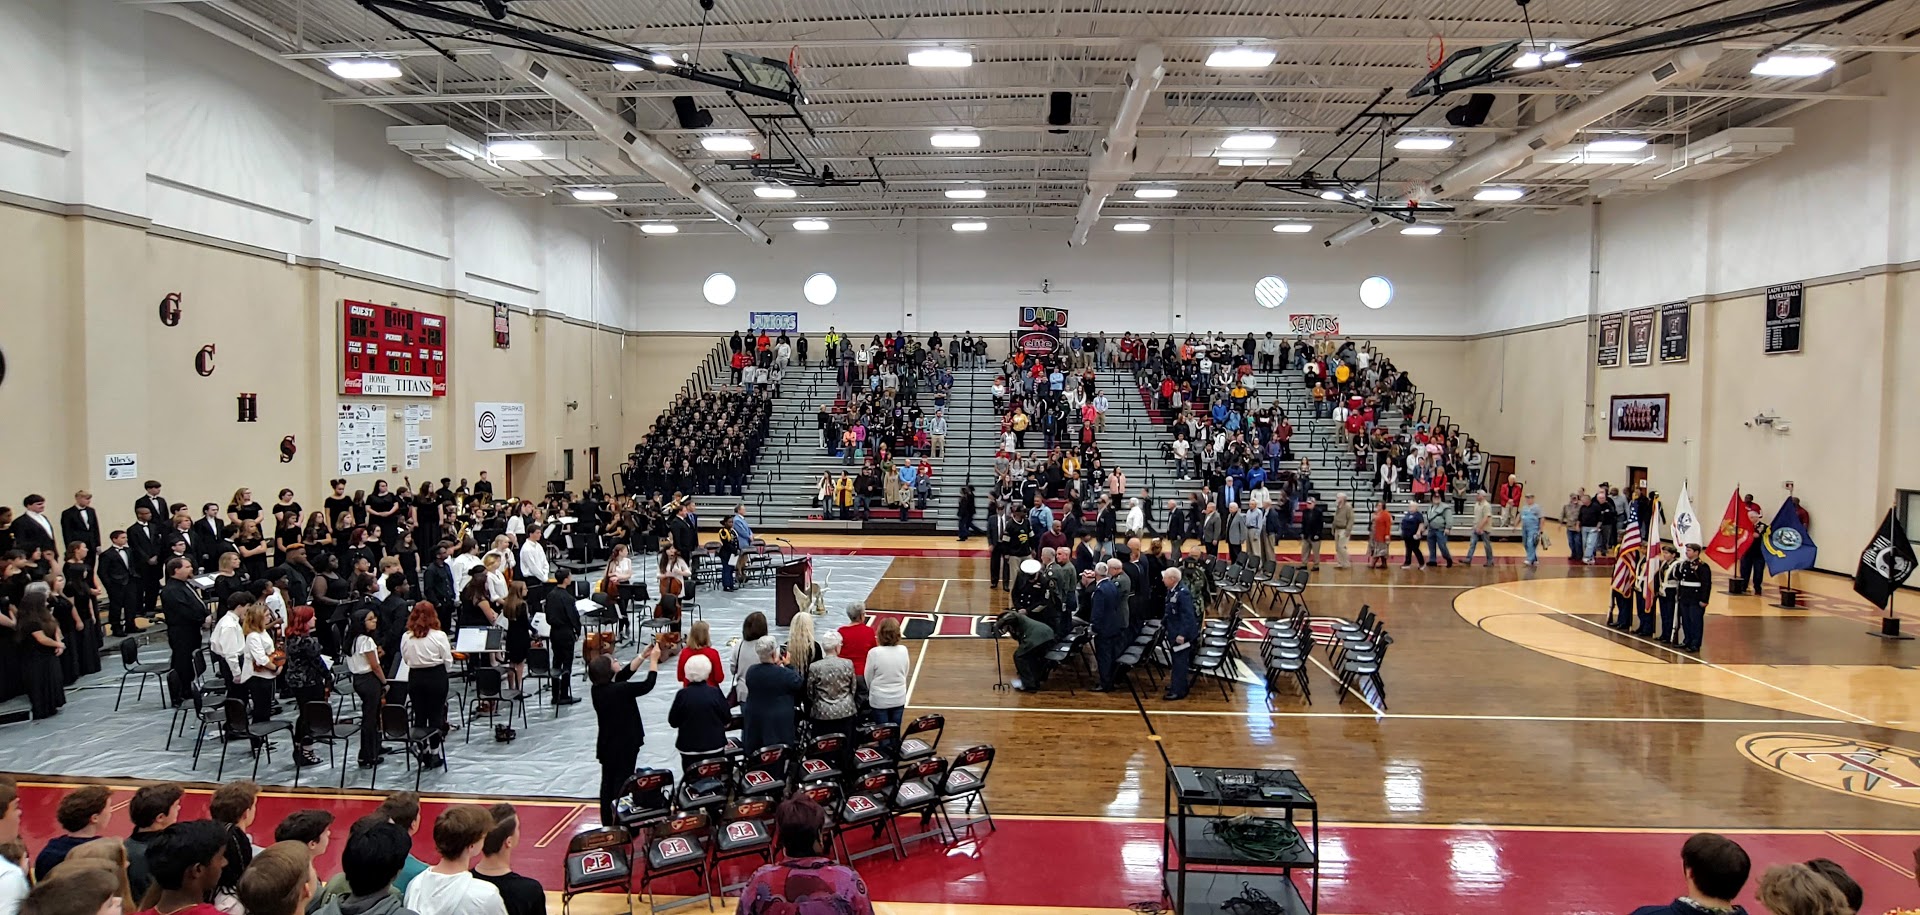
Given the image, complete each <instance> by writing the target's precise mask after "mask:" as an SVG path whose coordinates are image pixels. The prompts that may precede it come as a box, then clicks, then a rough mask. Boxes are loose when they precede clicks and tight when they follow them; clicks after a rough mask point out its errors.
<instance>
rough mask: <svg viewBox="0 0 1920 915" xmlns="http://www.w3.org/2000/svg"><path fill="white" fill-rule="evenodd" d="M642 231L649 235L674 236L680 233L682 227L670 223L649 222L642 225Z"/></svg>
mask: <svg viewBox="0 0 1920 915" xmlns="http://www.w3.org/2000/svg"><path fill="white" fill-rule="evenodd" d="M640 231H642V232H645V233H647V234H648V235H672V234H674V233H675V232H678V231H680V227H679V226H676V225H674V224H673V223H670V222H647V223H641V224H640Z"/></svg>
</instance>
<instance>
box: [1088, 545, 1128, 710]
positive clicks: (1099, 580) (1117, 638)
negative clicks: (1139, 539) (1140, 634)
mask: <svg viewBox="0 0 1920 915" xmlns="http://www.w3.org/2000/svg"><path fill="white" fill-rule="evenodd" d="M1115 562H1118V560H1115ZM1110 571H1111V569H1110V568H1109V566H1108V565H1107V564H1106V563H1102V564H1100V565H1098V566H1095V567H1094V571H1093V572H1092V573H1090V574H1092V575H1093V576H1094V578H1095V580H1094V583H1093V656H1094V660H1095V661H1096V663H1097V664H1098V666H1099V669H1100V684H1099V685H1098V686H1095V687H1094V688H1093V691H1094V692H1096V693H1110V692H1112V691H1113V669H1114V668H1115V667H1117V666H1119V661H1120V652H1121V650H1122V649H1123V648H1124V646H1125V644H1126V636H1127V610H1126V604H1125V603H1123V602H1122V599H1121V597H1120V586H1119V583H1118V582H1116V581H1114V579H1113V577H1112V576H1111V575H1110V574H1108V573H1109V572H1110Z"/></svg>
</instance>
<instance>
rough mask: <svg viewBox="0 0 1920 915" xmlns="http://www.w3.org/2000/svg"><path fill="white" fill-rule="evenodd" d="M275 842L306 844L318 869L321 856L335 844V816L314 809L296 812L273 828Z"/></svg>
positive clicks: (308, 852)
mask: <svg viewBox="0 0 1920 915" xmlns="http://www.w3.org/2000/svg"><path fill="white" fill-rule="evenodd" d="M273 840H274V841H275V842H300V843H303V844H305V845H306V846H307V854H308V855H309V856H311V857H312V859H313V862H314V867H316V868H318V867H319V866H320V864H319V862H320V856H321V855H324V854H326V853H327V848H328V846H331V845H332V844H333V814H331V813H329V812H327V811H325V810H315V809H313V808H307V809H305V810H295V811H294V812H292V813H289V814H287V817H286V819H283V820H281V821H280V825H278V826H275V827H273Z"/></svg>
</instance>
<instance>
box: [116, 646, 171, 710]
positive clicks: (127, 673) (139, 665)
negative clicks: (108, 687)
mask: <svg viewBox="0 0 1920 915" xmlns="http://www.w3.org/2000/svg"><path fill="white" fill-rule="evenodd" d="M140 638H141V637H139V636H128V637H127V638H124V639H121V640H120V689H119V690H118V691H117V692H115V693H114V694H113V710H114V711H116V712H117V711H119V710H120V700H121V698H122V697H124V696H125V695H126V694H127V680H128V678H130V677H138V678H140V679H139V680H138V683H139V686H140V688H139V689H138V690H137V691H135V693H134V694H133V701H135V702H138V701H140V700H141V699H143V698H146V695H147V681H148V680H157V681H159V683H160V704H161V705H162V706H165V705H166V704H167V675H168V674H170V673H172V672H173V664H172V663H171V662H168V661H142V660H140Z"/></svg>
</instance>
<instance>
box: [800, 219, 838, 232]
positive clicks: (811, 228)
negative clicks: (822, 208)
mask: <svg viewBox="0 0 1920 915" xmlns="http://www.w3.org/2000/svg"><path fill="white" fill-rule="evenodd" d="M828 228H831V227H830V226H828V225H827V221H826V220H824V219H796V220H794V221H793V230H794V231H795V232H825V231H826V230H827V229H828Z"/></svg>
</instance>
